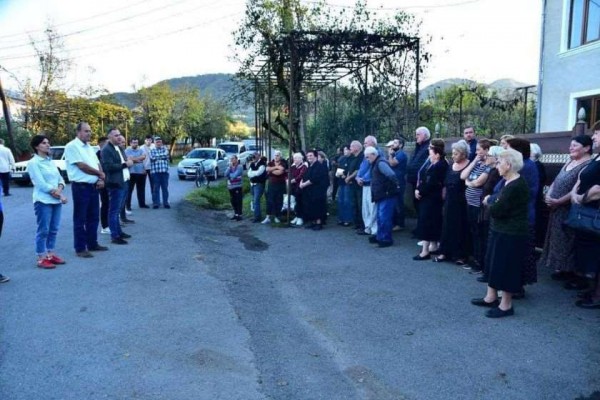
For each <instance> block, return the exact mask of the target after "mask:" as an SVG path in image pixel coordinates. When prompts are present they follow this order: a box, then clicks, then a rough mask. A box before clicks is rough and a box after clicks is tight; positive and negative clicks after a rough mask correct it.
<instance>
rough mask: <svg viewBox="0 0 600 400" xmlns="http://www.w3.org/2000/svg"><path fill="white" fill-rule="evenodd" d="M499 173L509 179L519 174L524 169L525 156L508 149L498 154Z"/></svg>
mask: <svg viewBox="0 0 600 400" xmlns="http://www.w3.org/2000/svg"><path fill="white" fill-rule="evenodd" d="M496 168H498V173H499V174H500V176H502V177H505V178H506V177H507V176H510V175H513V174H516V173H518V172H519V171H520V170H521V168H523V155H522V154H521V153H520V152H518V151H516V150H513V149H506V150H504V151H501V152H500V154H498V164H497V166H496Z"/></svg>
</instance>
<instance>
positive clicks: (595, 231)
mask: <svg viewBox="0 0 600 400" xmlns="http://www.w3.org/2000/svg"><path fill="white" fill-rule="evenodd" d="M563 226H566V227H569V228H571V229H574V230H576V231H579V232H582V233H586V234H589V235H592V236H594V237H596V238H600V208H594V207H586V206H584V205H581V204H571V209H570V210H569V214H568V215H567V218H566V219H565V222H563Z"/></svg>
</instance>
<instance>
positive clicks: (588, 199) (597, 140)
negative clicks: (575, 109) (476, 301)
mask: <svg viewBox="0 0 600 400" xmlns="http://www.w3.org/2000/svg"><path fill="white" fill-rule="evenodd" d="M593 132H594V134H593V136H592V140H593V141H594V148H595V149H599V148H600V122H597V123H596V125H594V128H593ZM571 202H572V203H574V204H582V205H585V206H586V207H592V208H595V209H599V208H600V156H596V157H594V159H593V160H592V161H590V162H589V164H588V165H587V166H586V167H585V168H584V169H583V170H582V171H581V173H580V174H579V179H578V180H577V183H576V184H575V186H574V187H573V190H572V191H571ZM598 248H600V240H599V239H598V237H597V236H593V235H591V234H589V233H583V232H580V231H576V232H575V265H576V268H577V272H578V273H579V274H580V275H581V276H588V277H591V276H594V275H595V276H596V278H595V281H596V283H595V288H592V290H591V291H588V292H582V293H581V294H580V295H581V296H583V299H582V300H578V301H577V302H576V303H575V304H576V305H577V306H579V307H582V308H588V309H600V282H599V279H600V255H599V254H600V253H599V252H598ZM581 288H583V287H581Z"/></svg>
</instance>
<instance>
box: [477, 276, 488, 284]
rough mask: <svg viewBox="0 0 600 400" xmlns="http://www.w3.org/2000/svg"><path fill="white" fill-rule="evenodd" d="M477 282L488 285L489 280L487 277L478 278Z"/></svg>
mask: <svg viewBox="0 0 600 400" xmlns="http://www.w3.org/2000/svg"><path fill="white" fill-rule="evenodd" d="M477 282H483V283H487V278H486V277H485V276H478V277H477Z"/></svg>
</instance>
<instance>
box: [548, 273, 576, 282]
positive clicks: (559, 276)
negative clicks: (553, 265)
mask: <svg viewBox="0 0 600 400" xmlns="http://www.w3.org/2000/svg"><path fill="white" fill-rule="evenodd" d="M550 277H551V278H552V280H554V281H568V280H570V279H573V273H572V272H567V271H555V272H553V273H552V274H550Z"/></svg>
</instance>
